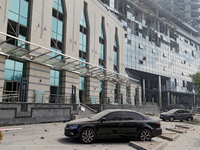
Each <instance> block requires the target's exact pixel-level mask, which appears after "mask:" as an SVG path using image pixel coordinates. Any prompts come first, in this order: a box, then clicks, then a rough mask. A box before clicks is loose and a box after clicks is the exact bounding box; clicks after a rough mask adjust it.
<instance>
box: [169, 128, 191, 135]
mask: <svg viewBox="0 0 200 150" xmlns="http://www.w3.org/2000/svg"><path fill="white" fill-rule="evenodd" d="M166 130H169V131H173V132H177V133H181V134H182V133H186V131H187V130H186V129H184V130H182V131H180V130H176V129H172V128H166Z"/></svg>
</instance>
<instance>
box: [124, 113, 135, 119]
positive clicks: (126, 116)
mask: <svg viewBox="0 0 200 150" xmlns="http://www.w3.org/2000/svg"><path fill="white" fill-rule="evenodd" d="M123 119H124V120H137V114H136V113H132V112H124V116H123Z"/></svg>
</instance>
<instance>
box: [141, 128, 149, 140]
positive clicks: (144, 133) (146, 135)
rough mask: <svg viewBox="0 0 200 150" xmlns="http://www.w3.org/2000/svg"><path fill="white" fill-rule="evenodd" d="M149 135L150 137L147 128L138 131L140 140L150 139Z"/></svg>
mask: <svg viewBox="0 0 200 150" xmlns="http://www.w3.org/2000/svg"><path fill="white" fill-rule="evenodd" d="M151 137H152V134H151V131H150V130H148V129H143V130H142V131H140V133H139V140H141V141H151Z"/></svg>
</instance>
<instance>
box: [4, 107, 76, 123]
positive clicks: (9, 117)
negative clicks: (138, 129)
mask: <svg viewBox="0 0 200 150" xmlns="http://www.w3.org/2000/svg"><path fill="white" fill-rule="evenodd" d="M74 114H78V105H77V104H39V103H9V104H8V103H0V125H12V124H35V123H45V122H56V121H68V120H71V115H74Z"/></svg>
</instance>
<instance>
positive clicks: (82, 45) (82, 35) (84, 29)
mask: <svg viewBox="0 0 200 150" xmlns="http://www.w3.org/2000/svg"><path fill="white" fill-rule="evenodd" d="M86 8H87V5H86V3H84V8H83V12H82V15H81V20H80V32H79V59H80V60H81V61H84V62H87V61H88V59H87V57H88V56H87V53H88V25H87V16H86V12H87V9H86ZM80 63H81V62H80ZM84 65H85V64H84Z"/></svg>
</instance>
